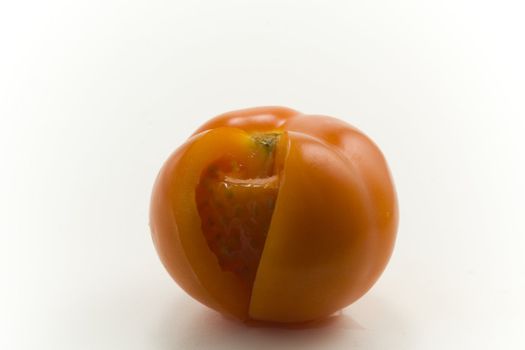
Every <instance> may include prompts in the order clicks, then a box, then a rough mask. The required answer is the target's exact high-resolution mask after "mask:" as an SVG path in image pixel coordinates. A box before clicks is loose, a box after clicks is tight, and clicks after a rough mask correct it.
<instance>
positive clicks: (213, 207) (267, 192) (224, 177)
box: [195, 133, 280, 289]
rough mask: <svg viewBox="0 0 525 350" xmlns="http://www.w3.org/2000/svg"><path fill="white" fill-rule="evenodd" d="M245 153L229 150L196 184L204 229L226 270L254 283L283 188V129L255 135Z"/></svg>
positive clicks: (248, 286) (210, 244)
mask: <svg viewBox="0 0 525 350" xmlns="http://www.w3.org/2000/svg"><path fill="white" fill-rule="evenodd" d="M250 138H251V142H250V147H252V148H253V149H252V150H251V152H250V156H249V157H247V158H246V159H233V158H232V157H228V156H225V157H223V158H221V159H218V160H216V161H215V162H213V163H212V164H210V165H209V166H208V167H207V168H206V169H205V170H204V171H203V173H202V175H201V179H200V182H199V184H198V186H197V189H196V193H195V196H196V202H197V209H198V211H199V215H200V219H201V229H202V232H203V234H204V236H205V238H206V242H207V244H208V247H209V248H210V250H211V251H212V252H213V253H214V254H215V255H216V257H217V260H218V263H219V265H220V267H221V269H222V270H224V271H229V272H232V273H234V274H235V275H236V276H237V277H238V278H239V279H240V280H241V281H242V282H243V284H245V285H246V287H247V288H249V289H251V288H252V285H253V281H254V279H255V275H256V273H257V268H258V265H259V260H260V258H261V254H262V250H263V248H264V243H265V241H266V236H267V233H268V229H269V227H270V223H271V220H272V215H273V210H274V206H275V201H276V198H277V193H278V191H279V174H278V172H279V169H278V168H279V165H278V162H276V153H277V145H278V144H279V139H280V134H278V133H256V134H252V135H251V136H250Z"/></svg>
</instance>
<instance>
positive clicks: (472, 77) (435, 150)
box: [0, 0, 525, 349]
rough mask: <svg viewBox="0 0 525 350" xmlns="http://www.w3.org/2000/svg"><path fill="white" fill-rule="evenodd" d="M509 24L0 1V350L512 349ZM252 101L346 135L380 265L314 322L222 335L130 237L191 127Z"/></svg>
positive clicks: (383, 7)
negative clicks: (376, 187) (385, 240)
mask: <svg viewBox="0 0 525 350" xmlns="http://www.w3.org/2000/svg"><path fill="white" fill-rule="evenodd" d="M523 13H524V8H523V5H521V2H519V1H516V2H507V1H489V2H487V1H441V2H438V1H432V2H430V1H429V2H425V1H384V2H381V1H379V2H378V1H356V2H355V4H352V2H351V1H331V2H330V1H318V2H314V1H296V2H292V1H269V0H265V1H224V0H222V1H165V2H158V1H143V2H137V1H130V2H115V1H111V2H110V1H86V2H80V1H74V2H72V1H63V2H54V1H53V2H50V1H47V2H45V1H34V2H32V3H29V2H23V1H4V2H2V4H1V5H0V118H1V121H0V160H1V163H0V164H1V170H0V213H1V214H0V235H1V241H0V276H1V279H0V348H1V349H270V348H292V349H293V348H297V349H495V348H501V349H520V348H521V349H523V348H525V339H524V338H525V336H524V335H523V331H525V326H524V322H523V315H524V314H525V302H524V298H523V295H524V294H525V258H524V253H523V251H524V247H525V238H524V237H525V224H524V220H523V218H524V209H525V204H524V203H525V202H524V198H525V185H524V179H525V156H524V151H525V141H524V137H523V135H524V133H525V125H524V119H525V107H524V102H523V101H524V96H525V89H524V84H525V70H524V64H523V62H525V53H524V44H523V34H524V33H525V26H524V24H523V23H524V22H523ZM266 104H278V105H286V106H289V107H292V108H297V109H299V110H302V111H305V112H310V113H324V114H328V115H332V116H336V117H340V118H343V119H345V120H347V121H349V122H350V123H352V124H355V125H356V126H358V127H360V128H361V129H362V130H364V131H365V132H366V133H368V134H369V135H370V136H371V137H372V138H373V139H374V140H375V141H376V142H377V143H378V144H379V145H380V146H381V148H382V149H383V151H384V153H385V154H386V156H387V158H388V160H389V163H390V166H391V170H392V172H393V175H394V178H395V181H396V184H397V189H398V193H399V200H400V209H401V224H400V229H399V236H398V237H399V238H398V242H397V247H396V250H395V253H394V256H393V258H392V260H391V263H390V265H389V267H388V268H387V270H386V272H385V273H384V275H383V277H382V278H381V280H380V281H379V283H377V284H376V286H375V287H374V288H373V290H372V291H371V292H370V293H369V294H367V295H366V296H365V297H364V298H362V299H361V300H360V301H358V302H357V303H356V304H354V305H353V306H351V307H349V308H347V309H346V310H344V316H340V317H339V318H338V319H336V320H335V321H333V322H331V323H330V324H328V325H326V326H325V327H322V328H317V329H310V330H295V331H283V330H272V329H254V328H246V327H243V326H241V325H239V324H236V323H232V322H230V321H227V320H224V319H223V318H222V317H220V316H218V315H217V314H215V313H213V312H212V311H208V310H207V309H205V308H204V307H202V306H200V305H199V304H197V303H196V302H193V300H191V299H190V298H189V297H188V296H186V295H185V294H183V292H182V291H181V290H180V289H179V288H178V287H177V286H176V285H175V284H174V283H173V282H172V281H171V280H170V278H169V277H168V275H167V273H166V272H165V271H164V269H163V268H162V266H161V264H160V262H159V260H158V258H157V256H156V254H155V252H154V249H153V246H152V243H151V239H150V236H149V230H148V225H147V224H148V201H149V195H150V190H151V186H152V184H153V180H154V178H155V176H156V173H157V171H158V169H159V167H160V165H161V164H162V162H163V160H164V159H165V158H166V157H167V156H168V155H169V154H170V153H171V151H172V150H174V149H175V148H176V147H177V146H178V145H179V144H180V143H182V142H183V140H184V139H185V138H186V137H187V136H188V135H189V134H190V133H191V132H192V130H194V129H195V128H196V127H198V126H199V125H200V124H201V123H202V122H204V121H205V120H206V119H208V118H209V117H212V116H213V115H215V114H218V113H221V112H225V111H228V110H232V109H238V108H243V107H250V106H255V105H266ZM270 346H272V347H270Z"/></svg>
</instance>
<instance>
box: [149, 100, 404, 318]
mask: <svg viewBox="0 0 525 350" xmlns="http://www.w3.org/2000/svg"><path fill="white" fill-rule="evenodd" d="M253 132H280V133H283V140H285V141H283V142H282V143H283V144H286V145H285V146H286V147H287V149H286V152H285V154H282V153H283V152H281V153H279V154H280V157H281V158H282V159H281V160H279V161H278V162H282V164H283V168H282V170H281V173H280V176H281V178H282V180H281V184H280V189H279V193H278V196H277V201H276V205H275V209H274V213H273V218H272V222H271V225H270V229H269V231H268V235H267V238H266V243H265V245H264V250H263V253H262V257H261V260H260V262H259V267H258V270H257V275H256V278H255V282H254V284H253V288H252V289H251V290H247V289H246V288H244V287H243V285H242V283H239V281H237V280H236V278H235V276H233V275H232V273H228V272H225V271H222V270H221V269H220V267H219V265H218V263H217V259H216V257H215V256H214V255H213V253H212V252H211V251H210V250H209V249H208V247H207V246H206V241H205V240H204V235H203V233H202V231H201V228H200V225H199V215H198V212H197V208H196V205H195V188H196V187H197V182H198V178H199V176H200V174H201V172H202V171H203V170H204V169H205V168H206V166H208V165H209V164H210V163H211V162H213V160H214V159H218V158H219V157H220V156H221V155H223V154H228V155H230V156H233V157H237V158H238V159H250V157H252V158H253V153H250V152H249V151H248V150H249V149H250V147H251V146H249V144H250V137H249V135H250V133H253ZM283 147H284V146H283ZM150 222H151V230H152V236H153V240H154V243H155V246H156V248H157V251H158V253H159V256H160V258H161V260H162V262H163V263H164V266H165V267H166V269H167V270H168V271H169V273H170V274H171V276H172V277H173V278H174V279H175V280H176V281H177V283H179V285H180V286H181V287H182V288H183V289H184V290H186V291H187V292H188V294H190V295H191V296H193V297H194V298H196V299H197V300H199V301H201V302H202V303H204V304H205V305H207V306H209V307H211V308H213V309H215V310H217V311H219V312H221V313H224V314H229V315H231V316H234V317H236V318H238V319H241V320H257V321H266V322H277V323H279V322H281V323H297V322H306V321H311V320H315V319H319V318H323V317H327V316H329V315H330V314H332V313H333V312H335V311H337V310H339V309H341V308H343V307H345V306H347V305H349V304H350V303H352V302H353V301H355V300H357V299H358V298H359V297H361V296H362V295H363V294H364V293H366V291H367V290H368V289H369V288H370V287H371V286H372V285H373V284H374V283H375V281H376V280H377V279H378V278H379V276H380V274H381V273H382V271H383V269H384V268H385V266H386V264H387V262H388V260H389V258H390V255H391V253H392V250H393V247H394V241H395V237H396V231H397V224H398V207H397V199H396V193H395V190H394V185H393V181H392V178H391V176H390V173H389V170H388V167H387V164H386V161H385V159H384V157H383V155H382V153H381V151H380V150H379V148H378V147H377V146H376V145H375V144H374V143H373V142H372V141H371V140H370V139H369V138H368V137H367V136H366V135H364V134H363V133H362V132H361V131H359V130H357V129H356V128H354V127H352V126H351V125H349V124H347V123H345V122H342V121H340V120H337V119H335V118H331V117H326V116H317V115H305V114H302V113H300V112H297V111H295V110H292V109H288V108H284V107H259V108H251V109H245V110H240V111H233V112H229V113H225V114H222V115H220V116H218V117H216V118H213V119H211V120H210V121H208V122H207V123H205V124H204V125H203V126H202V127H200V128H199V129H198V130H197V131H196V132H195V134H194V135H193V136H192V137H191V138H190V139H189V140H188V141H187V142H186V143H185V144H184V145H183V146H181V147H180V148H179V149H178V150H177V151H176V152H175V153H174V154H172V156H171V157H170V158H169V159H168V160H167V161H166V163H165V165H164V167H163V168H162V169H161V171H160V173H159V176H158V178H157V181H156V183H155V186H154V189H153V196H152V203H151V212H150Z"/></svg>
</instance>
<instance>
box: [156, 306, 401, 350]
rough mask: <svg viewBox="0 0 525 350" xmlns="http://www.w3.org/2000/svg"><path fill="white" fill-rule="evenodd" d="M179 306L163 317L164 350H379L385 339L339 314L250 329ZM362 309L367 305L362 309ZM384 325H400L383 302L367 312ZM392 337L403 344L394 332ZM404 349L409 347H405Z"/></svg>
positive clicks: (202, 310)
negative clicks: (375, 316) (374, 315)
mask: <svg viewBox="0 0 525 350" xmlns="http://www.w3.org/2000/svg"><path fill="white" fill-rule="evenodd" d="M176 304H177V305H175V306H174V307H173V309H172V310H169V311H168V314H167V316H166V315H165V317H166V318H165V319H164V323H162V324H161V334H160V339H159V340H161V347H162V348H163V349H166V350H175V349H185V350H186V349H187V350H192V349H218V350H221V349H228V350H235V349H250V350H251V349H255V350H257V349H301V350H303V349H304V350H308V349H345V350H346V349H362V348H367V349H369V348H371V349H380V348H383V345H384V342H385V341H386V339H383V340H382V339H380V338H381V332H379V331H376V330H374V329H372V330H369V329H366V328H365V327H363V326H362V325H361V324H360V323H359V322H358V321H356V320H354V319H353V318H352V317H350V316H349V315H347V314H345V313H343V312H339V313H337V314H335V315H333V316H331V317H329V318H327V319H324V320H320V321H316V322H308V323H304V324H299V325H290V326H286V327H282V326H277V325H275V324H269V323H260V322H250V323H248V324H245V323H242V322H239V321H237V320H233V319H230V318H226V317H223V316H222V315H220V314H218V313H216V312H214V311H211V310H209V309H206V308H204V307H201V306H200V305H195V303H193V302H192V301H191V300H189V299H187V298H183V299H179V300H177V303H176ZM360 309H363V306H361V307H360ZM369 309H370V310H371V311H372V312H374V313H375V314H376V315H377V317H380V318H382V319H383V321H381V324H385V322H386V323H391V322H392V323H395V324H396V326H395V328H398V327H399V324H400V322H398V321H397V320H396V316H395V315H392V314H391V313H389V312H390V311H391V310H390V311H389V310H387V309H388V308H387V309H384V310H382V307H381V303H374V305H371V306H370V308H369ZM387 336H388V337H390V338H392V339H390V340H393V342H394V343H396V344H398V345H402V344H403V343H404V340H405V339H404V338H403V339H398V336H397V330H396V329H394V330H393V331H392V332H391V333H390V334H387ZM405 345H406V344H405Z"/></svg>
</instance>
